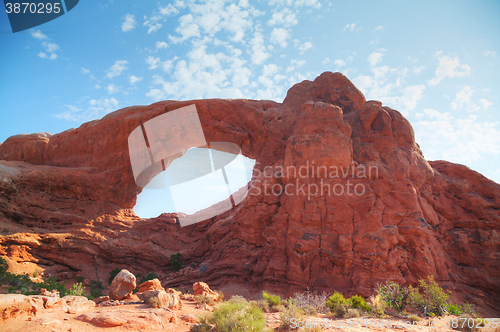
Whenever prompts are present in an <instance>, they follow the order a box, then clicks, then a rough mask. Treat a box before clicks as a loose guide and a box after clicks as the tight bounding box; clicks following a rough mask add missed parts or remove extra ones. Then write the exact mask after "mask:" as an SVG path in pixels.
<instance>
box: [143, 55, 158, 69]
mask: <svg viewBox="0 0 500 332" xmlns="http://www.w3.org/2000/svg"><path fill="white" fill-rule="evenodd" d="M146 63H147V65H148V68H149V69H150V70H153V69H156V68H157V67H158V64H159V63H160V58H155V57H153V56H151V55H150V56H148V57H147V58H146Z"/></svg>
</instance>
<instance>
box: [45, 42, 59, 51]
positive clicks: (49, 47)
mask: <svg viewBox="0 0 500 332" xmlns="http://www.w3.org/2000/svg"><path fill="white" fill-rule="evenodd" d="M42 45H43V47H45V50H46V51H47V52H50V53H53V52H55V51H57V50H60V48H59V46H57V44H55V43H48V42H43V43H42Z"/></svg>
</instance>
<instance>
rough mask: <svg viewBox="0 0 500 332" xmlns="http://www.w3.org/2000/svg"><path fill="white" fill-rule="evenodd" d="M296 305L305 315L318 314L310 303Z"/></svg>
mask: <svg viewBox="0 0 500 332" xmlns="http://www.w3.org/2000/svg"><path fill="white" fill-rule="evenodd" d="M297 307H298V308H299V309H300V310H302V311H303V312H304V315H306V316H316V315H317V314H318V311H317V310H316V308H315V307H313V306H312V305H309V304H306V305H301V306H299V305H297Z"/></svg>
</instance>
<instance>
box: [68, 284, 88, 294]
mask: <svg viewBox="0 0 500 332" xmlns="http://www.w3.org/2000/svg"><path fill="white" fill-rule="evenodd" d="M68 295H73V296H85V287H83V285H82V283H81V282H77V283H75V284H73V287H72V288H70V289H69V291H68Z"/></svg>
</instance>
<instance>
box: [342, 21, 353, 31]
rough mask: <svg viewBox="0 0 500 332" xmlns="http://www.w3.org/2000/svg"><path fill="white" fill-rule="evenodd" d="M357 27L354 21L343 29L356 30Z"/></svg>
mask: <svg viewBox="0 0 500 332" xmlns="http://www.w3.org/2000/svg"><path fill="white" fill-rule="evenodd" d="M355 28H356V23H352V24H347V25H346V26H345V27H344V28H343V29H342V31H346V30H348V31H354V29H355Z"/></svg>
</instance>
